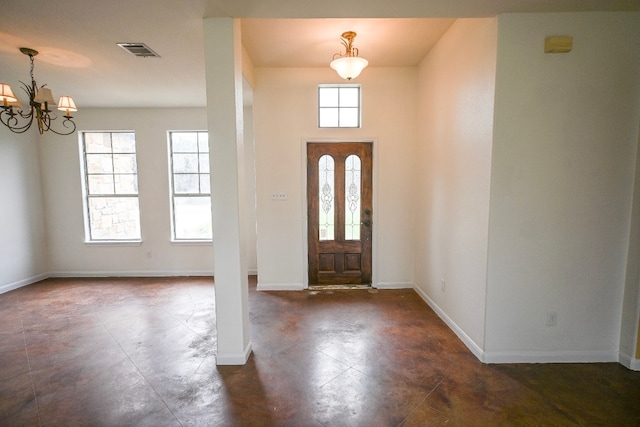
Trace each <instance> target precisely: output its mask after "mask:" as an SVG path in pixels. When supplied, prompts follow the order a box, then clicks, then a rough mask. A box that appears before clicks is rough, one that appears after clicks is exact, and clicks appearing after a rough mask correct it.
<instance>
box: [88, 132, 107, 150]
mask: <svg viewBox="0 0 640 427" xmlns="http://www.w3.org/2000/svg"><path fill="white" fill-rule="evenodd" d="M84 149H85V152H87V153H111V134H109V133H108V132H107V133H105V132H99V133H97V132H96V133H93V132H87V133H85V134H84Z"/></svg>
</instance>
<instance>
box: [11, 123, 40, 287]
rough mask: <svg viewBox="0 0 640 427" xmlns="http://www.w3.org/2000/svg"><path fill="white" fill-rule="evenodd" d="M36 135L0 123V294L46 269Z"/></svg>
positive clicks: (34, 278)
mask: <svg viewBox="0 0 640 427" xmlns="http://www.w3.org/2000/svg"><path fill="white" fill-rule="evenodd" d="M38 136H39V134H38V131H37V126H36V127H35V129H34V128H32V129H30V130H29V131H27V132H26V133H23V134H14V133H12V132H11V131H9V130H8V129H6V128H5V127H4V125H3V126H0V194H2V203H3V205H2V209H0V293H2V292H6V291H9V290H11V289H14V288H16V287H19V286H22V285H24V284H29V283H31V282H33V281H35V280H38V279H39V278H40V276H41V275H43V274H45V273H46V272H47V257H46V254H47V242H46V236H45V226H44V218H43V203H42V189H41V183H40V166H39V154H38V138H37V137H38Z"/></svg>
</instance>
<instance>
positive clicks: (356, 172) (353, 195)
mask: <svg viewBox="0 0 640 427" xmlns="http://www.w3.org/2000/svg"><path fill="white" fill-rule="evenodd" d="M361 172H362V163H361V161H360V157H358V156H356V155H355V154H352V155H350V156H349V157H347V160H346V161H345V165H344V192H345V207H346V209H345V210H344V222H345V224H344V238H345V240H360V200H361V187H360V182H361V180H360V175H361Z"/></svg>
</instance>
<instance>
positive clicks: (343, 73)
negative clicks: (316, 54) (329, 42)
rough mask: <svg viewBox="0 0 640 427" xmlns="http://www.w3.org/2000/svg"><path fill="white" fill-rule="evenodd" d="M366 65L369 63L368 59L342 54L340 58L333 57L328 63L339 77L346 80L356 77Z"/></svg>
mask: <svg viewBox="0 0 640 427" xmlns="http://www.w3.org/2000/svg"><path fill="white" fill-rule="evenodd" d="M367 65H369V61H367V60H366V59H364V58H360V57H359V56H343V57H342V58H338V59H334V60H333V61H331V64H329V66H330V67H331V68H333V69H334V70H336V72H337V73H338V75H339V76H340V77H342V78H343V79H347V80H351V79H355V78H356V77H358V76H359V75H360V73H361V72H362V70H364V69H365V67H366V66H367Z"/></svg>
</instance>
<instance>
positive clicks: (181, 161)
mask: <svg viewBox="0 0 640 427" xmlns="http://www.w3.org/2000/svg"><path fill="white" fill-rule="evenodd" d="M173 172H174V173H188V172H192V173H198V154H197V153H193V154H174V155H173Z"/></svg>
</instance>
